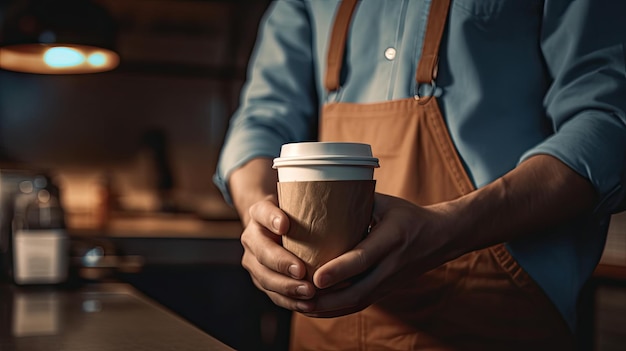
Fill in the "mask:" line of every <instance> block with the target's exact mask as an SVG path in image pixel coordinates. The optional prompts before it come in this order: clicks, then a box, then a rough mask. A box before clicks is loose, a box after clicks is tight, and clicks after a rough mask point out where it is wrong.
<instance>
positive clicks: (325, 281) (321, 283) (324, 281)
mask: <svg viewBox="0 0 626 351" xmlns="http://www.w3.org/2000/svg"><path fill="white" fill-rule="evenodd" d="M329 281H330V277H329V276H327V275H322V276H320V278H319V288H320V289H323V288H325V287H326V286H327V285H328V282H329Z"/></svg>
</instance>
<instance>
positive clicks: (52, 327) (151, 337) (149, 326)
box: [0, 282, 233, 351]
mask: <svg viewBox="0 0 626 351" xmlns="http://www.w3.org/2000/svg"><path fill="white" fill-rule="evenodd" d="M0 350H2V351H14V350H15V351H17V350H20V351H22V350H23V351H38V350H62V351H74V350H76V351H79V350H80V351H100V350H102V351H109V350H115V351H124V350H133V351H137V350H152V351H159V350H203V351H211V350H233V349H232V348H230V347H228V346H227V345H225V344H223V343H222V342H220V341H218V340H217V339H215V338H214V337H212V336H210V335H208V334H206V333H205V332H203V331H202V330H200V329H198V328H196V327H195V326H193V325H192V324H190V323H189V322H187V321H185V320H184V319H182V318H180V317H178V316H177V315H175V314H174V313H172V312H171V311H169V310H167V309H166V308H164V307H162V306H161V305H159V304H157V303H155V302H154V301H152V300H150V299H149V298H147V297H146V296H144V295H142V294H141V293H139V292H138V291H137V290H135V289H134V288H132V287H131V286H130V285H127V284H122V283H97V284H87V285H83V286H81V287H77V288H67V287H64V288H54V287H39V286H37V287H28V286H15V285H11V284H8V283H4V282H3V283H0Z"/></svg>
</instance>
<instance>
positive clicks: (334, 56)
mask: <svg viewBox="0 0 626 351" xmlns="http://www.w3.org/2000/svg"><path fill="white" fill-rule="evenodd" d="M356 4H357V0H343V1H342V2H341V4H340V5H339V9H338V10H337V14H336V15H335V24H334V26H333V31H332V33H331V36H330V42H329V44H328V57H327V66H326V79H325V80H324V85H325V86H326V89H327V90H328V91H335V90H337V89H339V75H340V74H341V63H342V62H341V61H343V52H344V50H345V47H346V38H347V37H348V28H349V27H350V20H351V19H352V14H353V13H354V9H355V8H356Z"/></svg>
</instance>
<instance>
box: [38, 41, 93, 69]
mask: <svg viewBox="0 0 626 351" xmlns="http://www.w3.org/2000/svg"><path fill="white" fill-rule="evenodd" d="M43 60H44V62H45V63H46V64H47V65H48V66H50V67H54V68H64V67H73V66H78V65H80V64H82V63H83V62H85V56H84V55H83V54H82V53H81V52H80V51H78V50H76V49H72V48H68V47H65V46H58V47H53V48H50V49H48V50H46V52H45V53H44V55H43Z"/></svg>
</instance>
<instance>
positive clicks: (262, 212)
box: [248, 200, 289, 235]
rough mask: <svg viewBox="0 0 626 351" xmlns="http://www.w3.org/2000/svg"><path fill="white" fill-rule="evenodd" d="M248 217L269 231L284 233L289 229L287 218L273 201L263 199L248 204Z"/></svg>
mask: <svg viewBox="0 0 626 351" xmlns="http://www.w3.org/2000/svg"><path fill="white" fill-rule="evenodd" d="M248 213H249V214H250V218H251V219H252V220H253V221H256V222H257V223H259V224H260V225H261V226H263V227H265V228H268V229H269V230H270V231H271V232H273V233H274V234H278V235H284V234H286V233H287V231H288V230H289V218H288V217H287V215H286V214H285V212H283V211H282V210H281V209H280V208H279V207H278V206H277V205H276V204H275V203H274V202H272V201H270V200H263V201H260V202H257V203H255V204H254V205H252V206H250V209H249V210H248Z"/></svg>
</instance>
